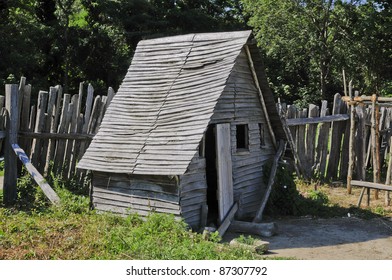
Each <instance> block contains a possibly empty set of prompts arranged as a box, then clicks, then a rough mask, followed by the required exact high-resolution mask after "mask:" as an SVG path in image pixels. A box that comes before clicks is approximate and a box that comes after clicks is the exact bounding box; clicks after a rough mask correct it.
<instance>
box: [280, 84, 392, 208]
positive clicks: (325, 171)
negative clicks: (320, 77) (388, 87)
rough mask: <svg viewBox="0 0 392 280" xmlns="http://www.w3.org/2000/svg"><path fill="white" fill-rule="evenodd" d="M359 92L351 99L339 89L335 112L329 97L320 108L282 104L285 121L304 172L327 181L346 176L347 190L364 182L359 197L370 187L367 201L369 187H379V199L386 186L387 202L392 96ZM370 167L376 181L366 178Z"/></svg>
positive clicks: (391, 149)
mask: <svg viewBox="0 0 392 280" xmlns="http://www.w3.org/2000/svg"><path fill="white" fill-rule="evenodd" d="M350 94H351V91H350ZM355 95H356V97H353V98H352V99H350V97H348V96H347V97H346V96H345V97H342V96H341V95H340V94H336V95H335V97H334V103H333V107H332V111H330V110H329V109H328V108H327V102H326V101H322V102H321V104H322V105H321V108H320V107H318V106H316V105H313V104H311V105H309V107H308V108H305V109H303V110H299V109H297V108H296V107H295V106H286V105H285V104H279V107H280V109H281V114H282V121H283V122H284V123H285V126H286V128H287V129H288V130H289V131H290V132H289V134H290V135H289V138H291V139H292V143H291V146H292V148H293V154H294V155H295V159H296V162H297V166H300V167H301V168H300V171H299V172H300V175H301V176H303V177H305V178H318V179H320V180H327V181H329V180H339V181H342V182H346V180H347V187H348V192H349V193H350V192H351V183H352V185H356V186H361V187H364V189H363V191H362V194H361V197H360V200H361V199H362V196H363V192H364V191H365V188H366V189H367V191H368V201H367V203H369V197H370V189H376V192H375V197H376V198H378V190H384V191H386V195H385V204H386V205H389V204H390V198H389V192H388V190H392V187H391V186H390V183H391V172H392V160H389V159H390V158H392V147H391V141H392V137H391V136H392V98H385V97H384V98H383V97H380V98H377V97H375V96H373V98H372V97H363V96H362V97H360V96H358V92H356V93H355ZM330 112H331V113H332V114H330ZM289 140H290V139H289ZM293 146H294V147H293ZM368 170H372V171H373V178H372V181H373V182H372V183H370V182H366V180H367V178H366V175H367V171H368ZM297 172H298V171H297ZM381 174H385V178H386V179H385V184H380V181H381ZM368 180H369V179H368ZM360 200H359V202H358V204H360Z"/></svg>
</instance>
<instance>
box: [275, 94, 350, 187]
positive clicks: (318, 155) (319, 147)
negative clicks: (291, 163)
mask: <svg viewBox="0 0 392 280" xmlns="http://www.w3.org/2000/svg"><path fill="white" fill-rule="evenodd" d="M321 104H322V105H321V108H320V107H318V106H316V105H313V104H311V105H309V108H305V109H302V110H299V109H298V108H297V107H296V106H294V105H291V106H286V105H285V104H279V108H280V111H281V114H282V121H283V122H284V123H285V124H284V125H285V126H286V128H288V129H287V130H288V131H287V133H289V134H290V135H289V137H288V138H291V139H292V143H290V144H291V145H290V146H291V148H292V150H293V152H294V154H295V159H296V162H297V165H299V166H300V167H301V168H300V170H299V172H300V173H301V174H300V175H301V176H303V177H305V178H314V177H316V178H319V179H320V180H340V179H345V176H346V174H347V167H348V164H347V163H348V155H347V153H346V151H348V139H349V137H348V135H349V131H348V130H349V128H350V123H349V115H348V114H347V106H346V104H345V103H344V102H343V101H342V97H341V96H340V94H336V95H335V97H334V103H333V107H332V110H330V109H329V108H328V106H327V104H328V103H327V101H322V102H321ZM289 140H290V139H289ZM292 146H294V147H292ZM297 172H298V171H297Z"/></svg>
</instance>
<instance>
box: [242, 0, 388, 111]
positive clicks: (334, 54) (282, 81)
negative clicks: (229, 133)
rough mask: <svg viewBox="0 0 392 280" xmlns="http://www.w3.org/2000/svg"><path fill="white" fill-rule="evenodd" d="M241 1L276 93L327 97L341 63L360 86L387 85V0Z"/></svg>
mask: <svg viewBox="0 0 392 280" xmlns="http://www.w3.org/2000/svg"><path fill="white" fill-rule="evenodd" d="M242 2H243V4H244V8H245V13H246V15H247V16H249V24H250V25H251V26H252V27H253V29H254V31H255V33H256V38H257V40H258V42H259V44H260V46H261V48H262V50H263V51H264V53H265V60H266V64H267V71H268V73H269V76H270V82H271V85H272V87H273V88H274V89H275V91H276V92H277V93H278V94H279V95H280V96H281V97H284V98H287V99H289V100H291V101H295V100H299V101H298V102H297V103H305V104H306V103H309V102H314V101H316V100H319V99H320V98H326V99H332V96H333V94H334V93H336V92H337V91H340V92H341V91H342V88H343V83H342V81H341V73H342V69H345V70H346V73H348V76H349V78H350V79H354V82H355V83H356V85H358V88H361V89H363V90H367V91H370V90H371V91H375V92H378V93H382V90H381V89H382V88H385V87H386V86H387V85H388V84H389V85H390V83H391V75H390V74H389V73H391V71H390V65H391V64H390V61H391V49H392V48H391V43H390V38H391V35H392V34H391V31H392V28H391V13H390V4H388V2H387V1H340V0H338V1H334V0H322V1H320V0H281V1H272V0H259V1H256V0H243V1H242ZM386 73H388V74H386Z"/></svg>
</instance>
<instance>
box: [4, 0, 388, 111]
mask: <svg viewBox="0 0 392 280" xmlns="http://www.w3.org/2000/svg"><path fill="white" fill-rule="evenodd" d="M246 24H248V25H249V26H247V25H246ZM249 28H252V29H253V30H254V33H255V35H256V39H257V42H258V43H259V45H260V47H261V49H262V51H263V55H264V57H265V62H266V66H267V73H268V76H269V79H270V83H271V86H272V88H273V89H274V91H275V92H276V93H277V95H278V96H280V97H282V98H284V99H287V100H288V101H297V102H299V103H302V104H306V103H308V102H311V101H315V100H319V99H320V98H321V97H322V98H326V99H331V98H332V96H333V94H334V93H336V92H342V91H343V82H342V71H343V69H344V70H345V73H346V76H347V80H351V79H352V80H353V82H354V86H355V87H356V88H357V89H359V90H360V91H362V92H363V93H366V94H369V93H379V94H384V95H385V94H391V90H392V69H391V68H392V66H391V65H392V63H391V62H392V39H391V38H392V36H391V35H392V34H391V33H392V16H391V4H390V1H387V0H369V1H364V0H362V1H358V0H336V1H335V0H322V1H320V0H280V1H272V0H198V1H195V0H165V1H163V0H116V1H107V0H0V38H1V40H0V85H3V84H4V83H6V82H17V80H18V79H19V77H20V76H21V75H25V76H27V77H28V79H29V82H30V83H31V84H32V85H33V86H35V87H36V90H35V91H34V90H33V92H37V89H38V88H39V89H43V88H47V87H48V86H49V85H54V84H62V85H64V88H65V91H68V89H70V90H71V89H75V88H77V86H78V84H79V83H80V82H81V81H87V82H92V83H93V84H94V87H95V88H96V89H97V92H98V93H100V91H102V90H104V89H106V88H107V87H108V86H113V87H114V88H115V89H116V88H117V87H118V86H119V84H120V82H121V80H122V78H123V76H124V75H125V73H126V69H127V67H128V65H129V63H130V61H131V58H132V52H133V50H134V49H135V47H136V44H137V42H138V41H139V40H140V39H143V38H152V37H160V36H166V35H174V34H185V33H189V32H210V31H224V30H238V29H249ZM3 90H4V87H3V86H1V87H0V93H2V92H3Z"/></svg>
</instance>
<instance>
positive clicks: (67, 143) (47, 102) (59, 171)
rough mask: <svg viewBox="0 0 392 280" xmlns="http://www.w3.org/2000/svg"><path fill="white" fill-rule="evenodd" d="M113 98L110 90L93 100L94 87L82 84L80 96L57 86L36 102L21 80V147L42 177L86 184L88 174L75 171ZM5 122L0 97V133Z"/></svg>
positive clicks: (19, 140) (0, 143)
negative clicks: (57, 176)
mask: <svg viewBox="0 0 392 280" xmlns="http://www.w3.org/2000/svg"><path fill="white" fill-rule="evenodd" d="M114 94H115V93H114V91H113V89H112V88H109V90H108V97H106V96H99V95H97V96H95V98H94V88H93V87H92V86H91V84H88V85H87V84H83V83H81V84H80V87H79V93H77V94H70V93H64V92H63V90H62V87H61V86H59V85H58V86H55V87H50V89H49V91H43V90H41V91H39V93H38V97H37V98H36V99H35V98H34V97H33V95H32V92H31V85H26V79H25V78H24V77H22V79H21V82H20V85H19V94H18V104H19V106H18V110H19V112H18V115H19V131H18V143H19V145H20V147H21V148H22V149H23V150H24V151H25V152H26V154H27V155H28V156H29V157H30V160H31V163H32V164H33V165H34V166H35V167H36V168H37V170H38V171H39V172H40V173H41V174H44V175H47V174H48V173H49V172H51V171H53V172H54V174H56V175H61V176H62V177H63V178H64V179H70V178H73V179H76V180H78V181H79V182H82V181H83V180H84V178H85V174H86V173H85V172H84V171H82V170H78V169H76V164H77V162H78V160H80V158H81V157H82V155H83V154H84V152H85V151H86V149H87V147H88V145H89V144H90V141H91V140H92V138H93V136H94V135H95V134H96V132H97V130H98V128H99V125H100V123H101V121H102V118H103V115H104V113H105V111H106V108H107V107H108V105H109V103H110V101H111V100H112V98H113V96H114ZM4 118H5V108H4V97H3V96H0V131H1V130H3V127H2V126H4V121H3V119H4ZM0 141H2V140H1V139H0ZM2 144H3V143H2V142H0V147H1V145H2Z"/></svg>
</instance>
